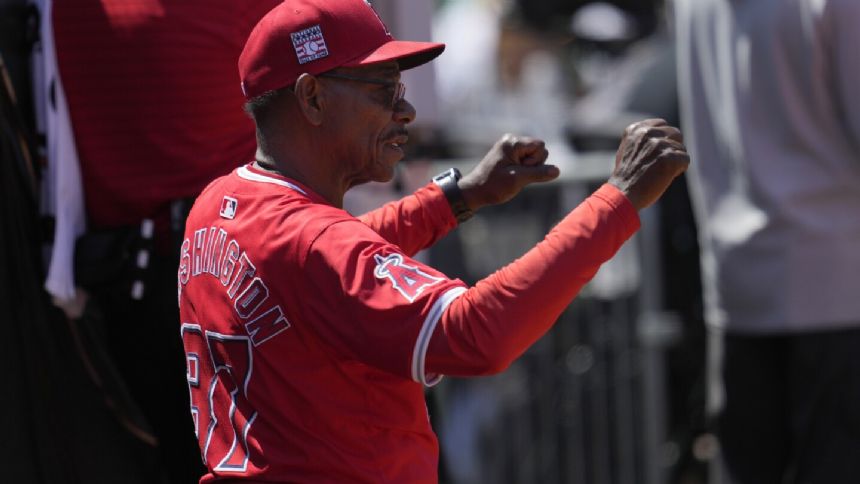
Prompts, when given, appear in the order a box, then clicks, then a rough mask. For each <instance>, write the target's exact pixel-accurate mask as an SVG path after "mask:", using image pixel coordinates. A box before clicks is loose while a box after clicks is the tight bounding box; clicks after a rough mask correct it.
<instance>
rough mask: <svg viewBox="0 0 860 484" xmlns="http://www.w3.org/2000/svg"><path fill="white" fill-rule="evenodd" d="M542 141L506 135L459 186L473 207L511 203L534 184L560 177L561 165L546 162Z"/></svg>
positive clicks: (545, 152) (467, 201)
mask: <svg viewBox="0 0 860 484" xmlns="http://www.w3.org/2000/svg"><path fill="white" fill-rule="evenodd" d="M547 155H548V153H547V150H546V147H545V146H544V142H543V141H542V140H539V139H536V138H529V137H527V136H514V135H512V134H506V135H504V136H502V137H501V139H499V141H497V142H496V144H494V145H493V147H492V148H490V151H489V152H488V153H487V154H486V156H484V159H483V160H481V162H480V163H478V165H477V166H476V167H475V168H474V169H473V170H472V171H471V172H469V174H467V175H465V176H464V177H463V178H462V179H461V180H460V182H459V183H458V185H459V186H460V189H461V190H462V191H463V198H465V200H466V204H467V205H469V208H471V209H472V210H477V209H479V208H481V207H483V206H486V205H495V204H498V203H503V202H507V201H508V200H510V199H511V198H513V197H514V196H515V195H516V194H517V193H519V192H520V190H522V189H523V187H525V186H526V185H528V184H530V183H540V182H546V181H550V180H553V179H555V178H556V177H558V174H559V172H558V167H556V166H553V165H548V164H546V158H547Z"/></svg>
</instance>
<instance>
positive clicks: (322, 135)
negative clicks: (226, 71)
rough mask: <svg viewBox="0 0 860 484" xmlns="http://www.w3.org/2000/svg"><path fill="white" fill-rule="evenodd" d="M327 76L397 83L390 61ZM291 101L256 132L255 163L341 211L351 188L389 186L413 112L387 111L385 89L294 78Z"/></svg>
mask: <svg viewBox="0 0 860 484" xmlns="http://www.w3.org/2000/svg"><path fill="white" fill-rule="evenodd" d="M331 72H333V73H340V74H347V75H350V76H354V77H360V78H372V79H383V80H391V81H392V82H397V81H399V80H400V69H399V68H398V65H397V63H396V62H394V61H391V62H385V63H380V64H375V65H371V66H363V67H354V68H338V69H335V70H333V71H331ZM294 93H295V95H293V96H282V97H281V98H280V99H279V100H278V103H277V109H276V111H275V113H273V115H272V117H271V119H268V120H267V122H266V123H263V124H262V125H261V126H259V129H260V133H259V134H258V137H260V136H262V137H263V138H265V141H264V142H261V143H259V147H258V149H257V160H259V161H261V162H263V163H264V164H269V165H274V166H276V167H277V168H278V171H279V172H281V173H282V174H284V175H285V176H287V177H289V178H292V179H294V180H296V181H298V182H300V183H302V184H304V185H306V186H308V187H309V188H311V189H312V190H314V191H315V192H316V193H318V194H319V195H321V196H322V197H323V198H325V199H326V200H327V201H328V202H329V203H331V204H332V205H334V206H336V207H342V206H343V196H344V194H345V193H346V191H347V190H349V189H350V188H352V187H354V186H356V185H359V184H362V183H366V182H369V181H378V182H385V181H389V180H391V179H392V178H393V176H394V169H395V166H396V165H397V162H399V161H400V160H401V159H402V158H403V145H405V144H406V142H407V141H408V131H407V128H406V126H407V125H408V124H409V123H411V122H412V121H413V120H414V119H415V115H416V113H415V108H414V107H413V106H412V104H410V103H409V102H408V101H406V100H405V99H403V100H400V101H398V102H396V103H393V104H392V99H393V96H394V92H393V89H392V88H391V87H388V86H383V85H378V84H369V83H363V82H358V81H352V80H345V79H333V78H326V77H322V76H312V75H310V74H303V75H302V76H300V77H299V79H298V80H297V81H296V84H295V89H294ZM309 157H310V159H308V158H309ZM311 160H312V161H311Z"/></svg>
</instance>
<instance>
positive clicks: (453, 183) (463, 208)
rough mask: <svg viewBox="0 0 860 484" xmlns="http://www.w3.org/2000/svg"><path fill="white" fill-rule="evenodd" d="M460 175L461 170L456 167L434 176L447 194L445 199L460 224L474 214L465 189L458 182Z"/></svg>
mask: <svg viewBox="0 0 860 484" xmlns="http://www.w3.org/2000/svg"><path fill="white" fill-rule="evenodd" d="M460 177H461V176H460V170H458V169H456V168H449V169H448V170H445V171H443V172H442V173H440V174H438V175H436V176H434V177H433V183H435V184H436V185H438V186H439V188H441V189H442V193H444V194H445V199H446V200H448V205H449V206H450V207H451V212H452V213H453V214H454V218H455V219H457V223H458V224H460V223H463V222H465V221H466V220H469V219H470V218H472V215H474V212H473V211H472V209H471V208H469V204H468V203H466V198H465V197H464V196H463V191H462V190H461V189H460V186H459V185H458V184H457V182H458V181H459V180H460Z"/></svg>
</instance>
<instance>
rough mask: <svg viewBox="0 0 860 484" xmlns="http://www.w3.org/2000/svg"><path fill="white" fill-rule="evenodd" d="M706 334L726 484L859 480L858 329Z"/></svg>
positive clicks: (815, 483)
mask: <svg viewBox="0 0 860 484" xmlns="http://www.w3.org/2000/svg"><path fill="white" fill-rule="evenodd" d="M710 337H711V338H717V339H718V341H714V342H713V343H716V344H712V345H711V348H712V349H713V350H716V353H717V354H715V355H712V356H716V357H717V358H716V359H712V360H711V361H712V362H715V363H716V364H717V365H719V366H717V367H716V368H720V369H721V371H720V372H712V374H711V376H712V378H713V377H718V378H719V377H721V378H722V384H723V386H722V389H723V390H724V401H722V402H720V401H717V402H716V405H714V406H712V408H711V410H712V412H714V416H715V417H716V420H715V424H716V426H717V434H718V436H719V439H720V445H721V449H722V455H723V459H724V462H725V466H726V470H727V474H728V476H729V479H726V481H727V482H735V483H739V484H843V483H844V484H849V483H850V484H856V483H860V329H844V330H834V331H822V332H810V333H799V334H792V335H780V336H747V335H738V334H732V333H729V334H723V333H720V332H713V333H712V334H711V335H710ZM719 343H722V348H720V346H721V345H720V344H719ZM720 359H721V360H722V361H721V362H720ZM720 363H721V364H720ZM711 388H712V389H713V388H717V391H719V386H714V385H711ZM712 396H713V395H712ZM717 400H720V399H719V398H718V399H717Z"/></svg>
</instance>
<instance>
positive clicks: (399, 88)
mask: <svg viewBox="0 0 860 484" xmlns="http://www.w3.org/2000/svg"><path fill="white" fill-rule="evenodd" d="M317 77H329V78H332V79H344V80H347V81H355V82H364V83H366V84H376V85H379V86H385V87H393V88H394V97H393V98H392V99H391V106H392V107H393V106H394V105H396V104H397V103H399V102H400V101H402V100H403V98H405V97H406V84H403V81H392V80H390V79H374V78H372V77H358V76H350V75H347V74H338V73H336V72H324V73H322V74H318V75H317Z"/></svg>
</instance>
